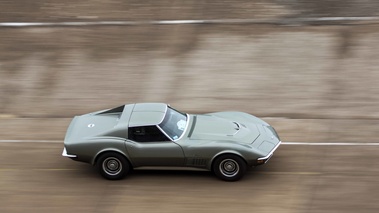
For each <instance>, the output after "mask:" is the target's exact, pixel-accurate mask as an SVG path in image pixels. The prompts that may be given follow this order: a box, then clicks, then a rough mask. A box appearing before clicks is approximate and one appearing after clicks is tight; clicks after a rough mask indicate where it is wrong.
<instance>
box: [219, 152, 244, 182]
mask: <svg viewBox="0 0 379 213" xmlns="http://www.w3.org/2000/svg"><path fill="white" fill-rule="evenodd" d="M246 167H247V165H246V163H245V161H244V160H243V159H242V158H241V157H239V156H237V155H233V154H225V155H221V156H219V157H217V158H216V159H215V160H214V162H213V165H212V170H213V172H214V174H215V175H216V176H217V177H218V178H220V179H221V180H224V181H237V180H239V179H241V178H242V177H243V176H244V175H245V173H246Z"/></svg>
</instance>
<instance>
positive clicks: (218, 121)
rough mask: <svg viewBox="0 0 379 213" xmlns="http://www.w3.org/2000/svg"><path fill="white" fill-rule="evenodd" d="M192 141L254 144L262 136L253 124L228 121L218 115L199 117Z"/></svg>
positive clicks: (191, 135)
mask: <svg viewBox="0 0 379 213" xmlns="http://www.w3.org/2000/svg"><path fill="white" fill-rule="evenodd" d="M193 125H194V127H193V131H192V134H190V136H189V138H190V139H192V140H217V141H236V142H243V143H252V142H254V140H255V139H256V138H257V137H258V136H259V135H260V133H259V130H258V128H257V126H256V125H255V124H253V123H247V122H243V123H242V122H241V121H238V120H231V119H226V118H223V117H220V116H217V115H212V114H208V115H197V116H196V117H195V121H194V124H193Z"/></svg>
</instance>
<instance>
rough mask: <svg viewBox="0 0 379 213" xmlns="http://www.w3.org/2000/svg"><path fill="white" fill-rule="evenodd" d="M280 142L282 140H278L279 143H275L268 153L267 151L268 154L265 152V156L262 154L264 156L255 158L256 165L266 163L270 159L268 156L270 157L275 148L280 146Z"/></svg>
mask: <svg viewBox="0 0 379 213" xmlns="http://www.w3.org/2000/svg"><path fill="white" fill-rule="evenodd" d="M281 143H282V142H281V141H279V143H278V144H276V146H275V147H274V148H273V149H272V150H271V152H270V153H268V154H267V155H266V156H264V157H261V158H258V159H257V165H261V164H265V163H267V162H268V161H269V160H270V158H271V157H272V155H273V154H274V152H275V150H276V149H278V147H279V146H280V144H281Z"/></svg>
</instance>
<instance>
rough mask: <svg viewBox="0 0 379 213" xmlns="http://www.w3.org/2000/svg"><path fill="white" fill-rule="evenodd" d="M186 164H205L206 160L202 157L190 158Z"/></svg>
mask: <svg viewBox="0 0 379 213" xmlns="http://www.w3.org/2000/svg"><path fill="white" fill-rule="evenodd" d="M188 164H189V165H193V166H205V164H206V160H205V159H203V158H192V159H190V160H189V161H188Z"/></svg>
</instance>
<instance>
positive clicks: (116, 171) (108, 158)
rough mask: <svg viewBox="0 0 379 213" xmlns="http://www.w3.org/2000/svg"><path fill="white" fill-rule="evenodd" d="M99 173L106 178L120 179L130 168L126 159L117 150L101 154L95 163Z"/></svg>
mask: <svg viewBox="0 0 379 213" xmlns="http://www.w3.org/2000/svg"><path fill="white" fill-rule="evenodd" d="M96 167H97V170H98V171H99V173H100V175H101V176H103V177H104V178H106V179H108V180H120V179H122V178H124V177H125V175H126V174H128V173H129V171H130V170H131V166H130V164H129V162H128V160H127V159H126V158H125V157H124V156H123V155H121V154H119V153H117V152H106V153H104V154H102V155H101V156H100V157H99V159H98V160H97V163H96Z"/></svg>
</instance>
